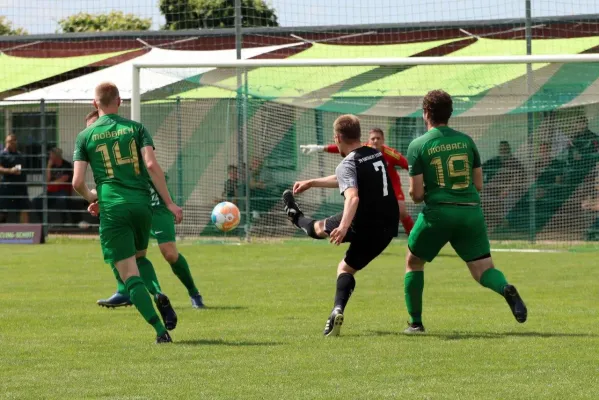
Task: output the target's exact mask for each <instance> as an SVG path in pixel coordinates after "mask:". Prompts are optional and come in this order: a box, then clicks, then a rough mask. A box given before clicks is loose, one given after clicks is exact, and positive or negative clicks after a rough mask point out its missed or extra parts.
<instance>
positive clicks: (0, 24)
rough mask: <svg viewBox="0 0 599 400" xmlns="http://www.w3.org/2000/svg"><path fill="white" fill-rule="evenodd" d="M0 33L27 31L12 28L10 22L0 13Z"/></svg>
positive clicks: (23, 32) (14, 33)
mask: <svg viewBox="0 0 599 400" xmlns="http://www.w3.org/2000/svg"><path fill="white" fill-rule="evenodd" d="M0 35H27V31H26V30H25V29H23V28H17V29H13V27H12V22H10V21H9V20H8V19H7V18H6V17H5V16H2V15H0Z"/></svg>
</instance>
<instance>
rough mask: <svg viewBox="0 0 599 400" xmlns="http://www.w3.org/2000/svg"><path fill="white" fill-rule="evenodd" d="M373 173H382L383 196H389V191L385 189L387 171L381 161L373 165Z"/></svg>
mask: <svg viewBox="0 0 599 400" xmlns="http://www.w3.org/2000/svg"><path fill="white" fill-rule="evenodd" d="M372 165H373V166H374V170H375V171H381V172H382V173H383V196H387V195H388V194H389V189H387V171H385V164H383V162H382V161H377V162H375V163H374V164H372Z"/></svg>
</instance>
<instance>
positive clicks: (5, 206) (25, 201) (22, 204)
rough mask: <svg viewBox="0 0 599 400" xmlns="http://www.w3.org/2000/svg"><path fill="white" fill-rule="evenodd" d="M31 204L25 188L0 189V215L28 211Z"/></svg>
mask: <svg viewBox="0 0 599 400" xmlns="http://www.w3.org/2000/svg"><path fill="white" fill-rule="evenodd" d="M30 208H31V203H30V201H29V194H28V192H27V187H26V186H20V187H16V186H15V187H0V213H2V212H6V211H2V210H9V211H21V210H29V209H30Z"/></svg>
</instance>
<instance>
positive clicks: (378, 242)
mask: <svg viewBox="0 0 599 400" xmlns="http://www.w3.org/2000/svg"><path fill="white" fill-rule="evenodd" d="M342 217H343V213H339V214H335V215H333V216H331V217H329V218H327V219H326V220H325V221H324V230H325V232H326V234H327V235H330V234H331V232H332V231H333V230H335V228H338V227H339V224H341V218H342ZM394 236H395V235H394V234H392V233H391V231H387V230H384V229H382V230H377V229H372V230H365V231H364V232H363V231H356V230H354V229H353V228H350V229H349V230H348V231H347V234H346V235H345V238H344V239H343V243H349V247H348V249H347V252H346V253H345V259H344V261H345V263H346V264H347V265H349V266H350V267H352V268H353V269H355V270H358V271H359V270H361V269H362V268H364V267H366V266H367V265H368V264H370V262H371V261H372V260H374V259H375V258H377V257H378V256H379V254H381V253H382V252H383V251H384V250H385V249H386V248H387V246H389V243H391V240H393V237H394Z"/></svg>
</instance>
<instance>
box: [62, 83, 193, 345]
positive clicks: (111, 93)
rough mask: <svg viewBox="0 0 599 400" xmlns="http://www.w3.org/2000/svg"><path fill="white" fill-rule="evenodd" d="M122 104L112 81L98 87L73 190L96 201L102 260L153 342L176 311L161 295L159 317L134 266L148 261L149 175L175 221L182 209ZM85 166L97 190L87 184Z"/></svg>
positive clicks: (78, 148)
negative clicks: (150, 331)
mask: <svg viewBox="0 0 599 400" xmlns="http://www.w3.org/2000/svg"><path fill="white" fill-rule="evenodd" d="M120 104H121V99H120V97H119V92H118V89H117V87H116V86H115V85H114V84H112V83H108V82H107V83H102V84H100V85H99V86H98V87H96V90H95V99H94V106H95V107H96V108H98V111H99V116H100V118H99V119H98V121H96V123H95V124H93V125H91V126H89V127H88V128H86V129H85V130H84V131H82V132H81V133H79V135H77V140H76V144H75V153H74V156H73V161H74V162H75V165H74V177H73V188H74V189H75V190H76V191H77V192H78V193H79V194H80V195H81V196H83V197H84V198H85V199H86V200H87V201H89V202H90V203H92V204H93V203H95V202H97V203H98V206H99V212H100V243H101V246H102V252H103V254H104V260H105V262H107V263H109V264H110V263H114V265H115V267H116V269H117V270H118V272H119V275H120V277H121V279H122V281H123V282H124V283H125V286H126V288H127V291H128V292H129V296H130V298H131V301H132V303H133V304H134V305H135V306H136V308H137V309H138V311H139V312H140V313H141V314H142V316H143V317H144V319H145V320H146V321H147V322H148V323H149V324H150V325H152V326H153V327H154V329H155V330H156V334H157V339H156V341H157V342H158V343H165V342H170V341H171V338H170V336H169V334H168V332H167V329H174V327H175V326H176V314H175V312H174V310H173V309H172V307H171V305H170V301H169V299H168V297H166V296H165V295H164V294H159V295H158V296H156V304H157V306H158V308H159V310H160V312H161V314H162V317H163V319H164V324H163V323H162V322H161V321H160V318H159V317H158V315H157V314H156V311H155V310H154V307H153V306H152V301H151V298H150V296H149V293H148V291H147V289H146V286H145V284H144V282H143V280H142V278H141V277H140V274H139V269H138V264H139V263H140V261H141V260H147V259H146V258H145V255H146V251H147V247H148V240H149V232H150V227H151V223H152V209H151V207H150V190H149V185H150V179H151V181H152V182H153V183H154V185H155V186H156V189H157V190H158V191H159V193H160V195H161V196H162V197H163V198H164V199H166V202H167V204H168V208H169V210H170V211H171V212H172V213H173V215H174V216H175V219H176V221H177V223H179V222H181V220H182V219H183V213H182V210H181V208H180V207H178V206H177V205H176V204H174V203H173V201H172V199H171V197H170V195H169V193H168V189H167V187H166V181H165V179H164V173H163V172H162V169H161V168H160V165H158V163H157V161H156V157H155V155H154V149H153V142H152V138H151V137H150V135H149V134H148V132H147V130H146V129H145V127H144V126H143V125H141V124H140V123H137V122H135V121H131V120H128V119H126V118H122V117H120V116H119V115H117V112H118V108H119V106H120ZM88 165H90V166H91V168H92V172H93V175H94V181H95V183H96V188H97V193H96V192H95V191H91V190H90V189H89V188H88V187H87V184H86V183H85V173H86V170H87V166H88ZM147 262H149V260H147Z"/></svg>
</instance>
